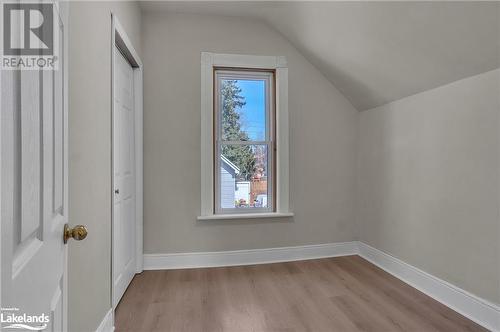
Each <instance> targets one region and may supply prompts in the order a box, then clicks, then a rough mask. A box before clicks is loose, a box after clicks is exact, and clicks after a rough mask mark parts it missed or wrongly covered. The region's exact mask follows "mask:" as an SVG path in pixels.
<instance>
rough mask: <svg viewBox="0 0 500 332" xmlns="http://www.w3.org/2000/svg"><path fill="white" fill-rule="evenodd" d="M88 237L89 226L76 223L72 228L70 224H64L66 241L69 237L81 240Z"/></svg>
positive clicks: (64, 238) (65, 241)
mask: <svg viewBox="0 0 500 332" xmlns="http://www.w3.org/2000/svg"><path fill="white" fill-rule="evenodd" d="M86 237H87V228H86V227H85V226H83V225H76V226H75V227H73V228H70V227H69V226H68V224H66V225H64V232H63V240H64V243H67V242H68V239H69V238H73V239H75V240H77V241H81V240H83V239H85V238H86Z"/></svg>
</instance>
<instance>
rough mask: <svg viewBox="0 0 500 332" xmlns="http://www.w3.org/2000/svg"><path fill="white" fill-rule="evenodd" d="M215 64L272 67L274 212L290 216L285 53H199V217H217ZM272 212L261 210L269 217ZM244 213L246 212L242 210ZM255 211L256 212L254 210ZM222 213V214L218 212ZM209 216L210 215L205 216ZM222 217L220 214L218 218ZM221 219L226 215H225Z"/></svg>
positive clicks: (202, 218) (235, 66) (217, 65)
mask: <svg viewBox="0 0 500 332" xmlns="http://www.w3.org/2000/svg"><path fill="white" fill-rule="evenodd" d="M214 67H232V68H247V69H249V68H251V69H266V70H274V71H275V89H276V96H275V97H276V101H275V103H276V110H275V112H276V115H275V118H276V125H275V128H276V133H275V135H276V136H275V137H276V153H275V158H276V160H275V163H276V174H275V176H276V179H275V184H276V189H275V193H276V200H275V203H276V207H275V212H273V213H275V214H276V216H283V217H290V216H293V214H291V213H290V211H289V143H288V128H289V127H288V67H287V61H286V58H285V57H284V56H262V55H241V54H217V53H210V52H202V53H201V142H200V143H201V211H200V212H201V213H200V216H199V217H198V220H212V219H217V216H219V215H216V214H214V199H215V197H214V177H213V174H214V173H213V172H214V166H213V165H214V159H213V158H214V157H213V146H214V145H213V144H214V136H213V135H214V132H213V123H214V113H213V105H214V102H213V88H214V86H213V83H214ZM270 214H272V213H269V212H267V213H262V218H269V215H270ZM242 215H243V216H244V215H245V214H244V213H242ZM257 215H258V214H257ZM221 216H224V215H221ZM206 217H211V218H206ZM220 219H222V218H220ZM224 219H230V218H227V215H226V217H225V218H224Z"/></svg>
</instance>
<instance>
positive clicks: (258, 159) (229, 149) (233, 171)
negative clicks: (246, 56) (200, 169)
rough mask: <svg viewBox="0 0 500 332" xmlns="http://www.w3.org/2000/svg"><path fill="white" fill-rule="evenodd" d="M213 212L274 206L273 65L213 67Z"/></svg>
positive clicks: (268, 208)
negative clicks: (229, 67) (264, 68)
mask: <svg viewBox="0 0 500 332" xmlns="http://www.w3.org/2000/svg"><path fill="white" fill-rule="evenodd" d="M214 71H215V72H214V75H215V84H214V89H213V91H214V96H213V98H214V101H215V102H214V120H215V121H214V131H215V132H214V137H215V146H214V161H215V165H214V169H215V172H214V173H215V174H214V185H215V186H214V188H215V200H214V203H215V205H214V211H215V213H216V214H224V213H249V212H252V213H255V212H273V211H274V206H275V204H274V197H275V193H274V188H275V186H274V183H273V181H274V178H275V174H274V173H275V167H274V160H275V156H274V154H275V138H274V132H275V130H274V123H275V117H274V114H275V112H274V109H275V107H274V100H275V97H274V70H273V71H269V70H259V71H255V70H244V69H225V68H215V69H214Z"/></svg>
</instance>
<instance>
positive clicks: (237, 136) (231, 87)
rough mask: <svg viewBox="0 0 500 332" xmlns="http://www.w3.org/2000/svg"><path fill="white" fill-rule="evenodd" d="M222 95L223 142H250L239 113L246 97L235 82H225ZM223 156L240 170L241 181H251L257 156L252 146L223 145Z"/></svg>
mask: <svg viewBox="0 0 500 332" xmlns="http://www.w3.org/2000/svg"><path fill="white" fill-rule="evenodd" d="M221 94H222V140H225V141H248V140H249V137H248V134H247V133H246V132H244V131H243V130H242V129H241V121H242V119H241V116H240V113H239V111H240V110H241V108H242V107H243V106H245V104H246V103H245V97H243V96H242V95H241V88H240V87H238V85H237V81H235V80H224V81H223V82H222V86H221ZM221 152H222V155H224V156H225V157H226V158H227V159H229V160H230V161H231V162H232V163H233V164H235V165H236V166H238V168H239V169H240V174H239V179H241V180H250V179H251V178H252V176H253V173H254V171H255V156H254V153H253V150H252V147H251V146H250V145H223V146H222V151H221Z"/></svg>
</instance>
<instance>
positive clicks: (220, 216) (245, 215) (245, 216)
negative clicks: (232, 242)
mask: <svg viewBox="0 0 500 332" xmlns="http://www.w3.org/2000/svg"><path fill="white" fill-rule="evenodd" d="M289 217H293V212H268V213H238V214H212V215H209V216H198V217H197V218H196V219H197V220H231V219H268V218H289Z"/></svg>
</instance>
